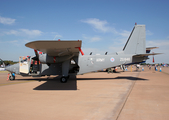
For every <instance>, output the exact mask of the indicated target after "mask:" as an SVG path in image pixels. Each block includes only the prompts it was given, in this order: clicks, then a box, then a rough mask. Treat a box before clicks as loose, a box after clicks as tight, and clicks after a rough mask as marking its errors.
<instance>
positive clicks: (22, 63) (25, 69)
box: [19, 56, 30, 74]
mask: <svg viewBox="0 0 169 120" xmlns="http://www.w3.org/2000/svg"><path fill="white" fill-rule="evenodd" d="M29 63H30V57H24V56H21V57H19V72H20V73H25V74H28V73H29Z"/></svg>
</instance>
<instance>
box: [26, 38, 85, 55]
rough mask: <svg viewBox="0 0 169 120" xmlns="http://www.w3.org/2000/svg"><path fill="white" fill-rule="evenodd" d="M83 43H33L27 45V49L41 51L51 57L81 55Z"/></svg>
mask: <svg viewBox="0 0 169 120" xmlns="http://www.w3.org/2000/svg"><path fill="white" fill-rule="evenodd" d="M81 43H82V41H80V40H78V41H48V40H45V41H42V40H39V41H33V42H29V43H27V44H25V46H26V47H29V48H32V49H35V50H38V51H41V52H43V53H46V54H48V55H49V56H65V55H70V54H74V56H78V55H79V49H78V48H81Z"/></svg>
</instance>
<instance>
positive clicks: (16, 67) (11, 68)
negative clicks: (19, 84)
mask: <svg viewBox="0 0 169 120" xmlns="http://www.w3.org/2000/svg"><path fill="white" fill-rule="evenodd" d="M5 69H6V70H7V71H9V72H11V73H19V63H17V64H14V65H10V66H7V67H6V68H5Z"/></svg>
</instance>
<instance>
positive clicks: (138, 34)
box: [123, 25, 146, 54]
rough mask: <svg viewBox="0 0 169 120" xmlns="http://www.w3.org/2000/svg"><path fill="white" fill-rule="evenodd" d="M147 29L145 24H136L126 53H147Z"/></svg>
mask: <svg viewBox="0 0 169 120" xmlns="http://www.w3.org/2000/svg"><path fill="white" fill-rule="evenodd" d="M145 42H146V30H145V25H135V26H134V28H133V30H132V32H131V34H130V36H129V38H128V40H127V42H126V44H125V46H124V48H123V51H124V53H125V54H145V53H146V43H145Z"/></svg>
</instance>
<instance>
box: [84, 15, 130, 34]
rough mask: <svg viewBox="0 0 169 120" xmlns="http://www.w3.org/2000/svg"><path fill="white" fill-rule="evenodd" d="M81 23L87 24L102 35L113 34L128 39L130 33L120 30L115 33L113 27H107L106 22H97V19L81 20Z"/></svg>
mask: <svg viewBox="0 0 169 120" xmlns="http://www.w3.org/2000/svg"><path fill="white" fill-rule="evenodd" d="M81 22H83V23H87V24H89V25H91V26H92V27H93V28H94V29H95V30H97V31H99V32H104V33H113V34H115V35H120V36H122V37H129V35H130V31H126V30H121V31H120V32H119V31H117V30H116V29H115V28H114V27H110V26H108V22H107V21H106V20H103V21H102V20H99V19H97V18H89V19H86V20H81Z"/></svg>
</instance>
